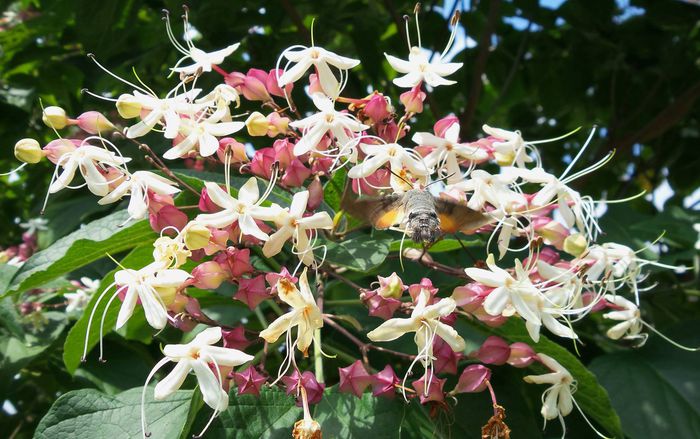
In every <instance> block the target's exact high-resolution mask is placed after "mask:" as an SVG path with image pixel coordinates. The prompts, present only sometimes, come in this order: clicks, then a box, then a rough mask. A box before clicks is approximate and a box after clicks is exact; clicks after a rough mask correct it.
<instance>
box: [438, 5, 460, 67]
mask: <svg viewBox="0 0 700 439" xmlns="http://www.w3.org/2000/svg"><path fill="white" fill-rule="evenodd" d="M459 17H460V12H459V10H456V11H455V13H454V15H453V16H452V19H451V20H450V24H451V25H452V32H451V33H450V39H449V40H447V45H446V46H445V50H443V51H442V53H441V54H440V58H444V57H445V55H447V52H449V51H450V49H451V48H452V44H453V43H454V41H455V37H456V36H457V31H458V30H459Z"/></svg>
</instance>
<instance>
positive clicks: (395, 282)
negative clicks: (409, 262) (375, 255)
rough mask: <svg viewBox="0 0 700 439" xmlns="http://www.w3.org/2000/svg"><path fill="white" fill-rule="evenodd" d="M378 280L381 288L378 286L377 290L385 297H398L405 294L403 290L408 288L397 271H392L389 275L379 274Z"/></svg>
mask: <svg viewBox="0 0 700 439" xmlns="http://www.w3.org/2000/svg"><path fill="white" fill-rule="evenodd" d="M377 280H378V281H379V288H377V289H376V291H377V293H378V294H379V295H380V296H382V297H384V298H389V297H393V298H394V299H398V298H400V297H401V296H402V295H403V292H404V291H406V290H407V289H408V287H407V286H406V285H404V284H403V281H402V280H401V278H400V277H399V276H398V275H397V274H396V273H395V272H394V273H391V275H389V276H388V277H381V276H377Z"/></svg>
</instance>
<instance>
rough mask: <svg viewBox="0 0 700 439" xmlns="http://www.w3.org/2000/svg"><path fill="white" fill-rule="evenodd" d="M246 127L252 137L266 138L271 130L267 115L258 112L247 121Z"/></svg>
mask: <svg viewBox="0 0 700 439" xmlns="http://www.w3.org/2000/svg"><path fill="white" fill-rule="evenodd" d="M245 126H246V128H248V134H250V135H251V136H254V137H255V136H257V137H259V136H264V135H266V134H267V130H268V129H269V128H270V123H269V122H268V121H267V118H266V117H265V115H263V114H262V113H260V112H258V111H254V112H253V113H252V114H251V115H250V116H248V119H247V120H246V121H245Z"/></svg>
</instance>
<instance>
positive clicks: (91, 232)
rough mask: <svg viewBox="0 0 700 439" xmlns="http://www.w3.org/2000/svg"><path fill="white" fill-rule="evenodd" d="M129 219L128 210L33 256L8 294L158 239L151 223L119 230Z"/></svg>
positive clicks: (62, 239)
mask: <svg viewBox="0 0 700 439" xmlns="http://www.w3.org/2000/svg"><path fill="white" fill-rule="evenodd" d="M128 217H129V214H128V213H127V212H126V211H125V210H122V211H119V212H115V213H112V214H110V215H107V216H106V217H104V218H101V219H99V220H96V221H93V222H91V223H90V224H88V225H86V226H84V227H82V228H80V229H78V230H77V231H75V232H73V233H71V234H70V235H68V236H66V237H64V238H61V239H59V240H58V241H56V242H55V243H54V244H53V245H52V246H51V247H49V248H47V249H45V250H42V251H40V252H38V253H36V254H34V255H33V256H32V257H31V258H29V259H28V260H27V262H25V264H24V265H23V266H22V268H21V270H20V271H19V272H18V273H17V275H16V276H15V278H14V279H13V281H12V284H11V285H10V288H9V291H10V292H12V293H16V292H20V291H24V290H28V289H31V288H36V287H40V286H41V285H43V284H45V283H46V282H48V281H50V280H52V279H55V278H57V277H58V276H61V275H62V274H65V273H68V272H71V271H73V270H75V269H77V268H80V267H83V266H85V265H87V264H89V263H90V262H93V261H96V260H97V259H100V258H103V257H105V255H106V254H107V253H112V254H113V253H119V252H121V251H124V250H129V249H131V248H134V247H136V246H138V245H140V244H142V243H143V242H144V241H147V240H149V239H151V238H154V237H155V236H156V234H155V233H154V232H153V230H151V227H150V225H149V224H148V221H138V222H136V223H132V224H131V225H129V226H127V227H119V226H120V225H121V224H123V223H124V222H125V221H126V220H127V218H128ZM5 294H10V293H7V292H6V293H5Z"/></svg>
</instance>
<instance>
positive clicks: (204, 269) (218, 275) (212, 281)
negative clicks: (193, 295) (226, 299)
mask: <svg viewBox="0 0 700 439" xmlns="http://www.w3.org/2000/svg"><path fill="white" fill-rule="evenodd" d="M192 277H193V278H194V282H193V284H194V286H195V287H197V288H202V289H205V290H214V289H216V288H219V286H220V285H221V283H222V282H223V281H225V280H226V279H228V274H227V273H226V272H225V271H224V269H223V268H221V266H220V265H219V264H218V263H217V262H215V261H207V262H203V263H201V264H199V265H197V266H196V267H195V268H194V269H193V270H192Z"/></svg>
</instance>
